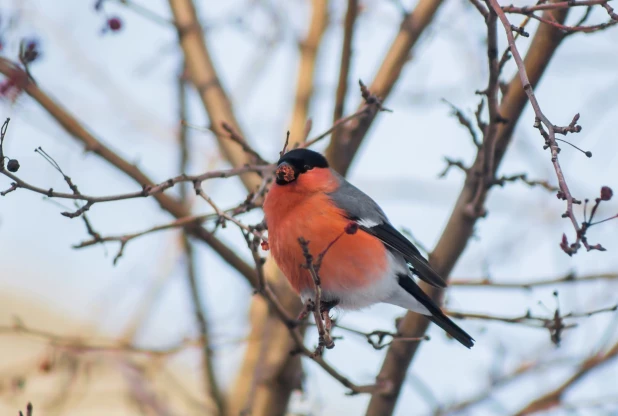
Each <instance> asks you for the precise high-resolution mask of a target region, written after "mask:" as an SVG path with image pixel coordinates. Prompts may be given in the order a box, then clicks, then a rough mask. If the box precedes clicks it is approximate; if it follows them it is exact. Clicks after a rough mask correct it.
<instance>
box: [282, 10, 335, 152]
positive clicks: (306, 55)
mask: <svg viewBox="0 0 618 416" xmlns="http://www.w3.org/2000/svg"><path fill="white" fill-rule="evenodd" d="M311 5H312V13H311V22H310V23H309V32H308V33H307V37H306V38H305V39H304V40H302V41H301V43H300V45H299V48H300V60H299V63H298V79H297V80H296V95H295V96H294V110H293V112H292V122H291V124H290V138H291V141H292V143H302V142H303V141H305V139H306V138H305V134H304V131H305V123H306V122H307V117H308V114H309V104H310V102H311V97H312V96H313V84H314V83H313V79H314V73H315V64H316V58H317V54H318V48H319V46H320V43H321V42H322V35H324V31H325V29H326V25H327V23H328V1H327V0H312V2H311Z"/></svg>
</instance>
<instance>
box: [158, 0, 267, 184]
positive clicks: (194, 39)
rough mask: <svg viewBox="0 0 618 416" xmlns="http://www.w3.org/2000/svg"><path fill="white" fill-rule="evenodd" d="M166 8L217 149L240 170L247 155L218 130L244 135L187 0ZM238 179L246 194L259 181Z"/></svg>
mask: <svg viewBox="0 0 618 416" xmlns="http://www.w3.org/2000/svg"><path fill="white" fill-rule="evenodd" d="M169 5H170V8H171V10H172V13H173V15H174V20H175V22H176V25H177V27H178V39H179V41H180V46H181V47H182V50H183V52H184V58H185V64H186V66H187V70H188V73H189V77H190V79H191V82H192V83H193V86H194V87H195V89H196V90H197V92H198V93H199V95H200V98H201V99H202V103H203V105H204V109H205V110H206V112H207V113H208V117H209V119H210V124H211V126H212V128H213V131H214V132H215V134H216V136H217V141H218V142H219V147H220V148H221V150H222V151H223V153H224V155H225V157H226V159H227V160H228V161H229V162H230V163H231V164H232V166H234V167H240V166H244V165H245V164H250V163H251V161H250V158H249V155H248V154H247V152H245V151H243V147H242V146H241V145H239V144H238V143H236V142H234V141H230V140H229V138H228V137H226V136H227V134H225V130H224V129H223V127H222V126H223V123H227V124H228V125H229V126H231V128H232V129H233V130H234V131H236V132H239V136H240V137H242V136H244V135H243V134H242V131H241V129H240V128H239V125H238V122H237V120H236V117H235V115H234V113H233V110H232V104H231V102H230V100H229V98H228V96H227V94H226V92H225V90H224V89H223V86H222V85H221V82H220V80H219V76H218V75H217V71H216V69H215V67H214V65H213V63H212V60H211V58H210V53H209V51H208V48H207V47H206V41H205V39H204V31H203V30H202V26H201V25H200V22H199V20H198V18H197V15H196V11H195V6H194V4H193V2H192V1H191V0H169ZM241 179H242V181H243V183H244V184H245V187H246V188H247V190H248V191H249V192H252V191H254V190H255V189H257V188H258V187H259V185H260V182H261V180H260V177H259V176H258V175H255V174H250V173H247V174H244V175H242V176H241Z"/></svg>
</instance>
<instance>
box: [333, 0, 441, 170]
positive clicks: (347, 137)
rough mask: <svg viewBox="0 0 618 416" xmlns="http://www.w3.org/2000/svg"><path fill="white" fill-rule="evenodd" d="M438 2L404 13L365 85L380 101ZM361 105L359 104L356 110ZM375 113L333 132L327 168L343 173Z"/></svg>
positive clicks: (423, 0)
mask: <svg viewBox="0 0 618 416" xmlns="http://www.w3.org/2000/svg"><path fill="white" fill-rule="evenodd" d="M441 4H442V0H419V2H418V3H417V5H416V8H415V9H414V11H413V12H412V13H410V14H407V15H405V16H404V19H403V21H402V22H401V26H400V28H399V32H398V33H397V36H396V37H395V39H394V40H393V42H392V43H391V46H390V48H389V50H388V52H387V54H386V56H385V57H384V60H383V61H382V64H381V66H380V69H379V70H378V73H377V74H376V76H375V78H374V80H373V83H372V84H371V85H370V86H369V90H370V91H371V92H372V93H373V94H375V96H377V97H379V98H380V100H385V99H386V98H387V97H388V95H389V94H390V92H391V90H392V89H393V87H394V85H395V83H396V82H397V80H398V79H399V76H400V74H401V71H402V70H403V68H404V66H405V64H406V63H408V62H409V61H410V60H411V56H410V53H411V51H412V48H413V47H414V45H415V44H416V42H417V41H418V39H419V38H420V37H421V35H422V34H423V32H424V31H425V29H426V28H427V26H428V25H429V24H430V23H431V21H432V19H433V17H434V15H435V14H436V12H437V10H438V8H439V7H440V5H441ZM365 105H366V104H365V103H361V105H360V106H359V110H360V109H362V108H363V107H365ZM377 113H378V108H373V109H372V110H371V112H369V114H368V115H367V117H363V118H362V119H359V120H357V121H355V122H354V123H350V124H349V125H347V126H345V127H344V128H341V129H340V130H339V132H338V133H337V141H331V142H330V144H329V146H328V148H327V150H326V158H327V159H328V161H329V162H330V165H331V167H332V168H333V169H335V170H336V171H337V172H339V173H340V174H342V175H344V176H345V174H346V173H347V171H348V168H349V167H350V164H351V163H352V160H353V159H354V156H355V155H356V152H357V151H358V149H359V147H360V145H361V143H362V141H363V139H364V138H365V136H366V134H367V131H369V128H370V127H371V124H372V123H373V120H374V119H375V117H376V115H377Z"/></svg>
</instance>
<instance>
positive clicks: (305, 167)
mask: <svg viewBox="0 0 618 416" xmlns="http://www.w3.org/2000/svg"><path fill="white" fill-rule="evenodd" d="M303 169H305V172H306V171H308V170H311V169H313V166H309V165H305V166H304V167H303Z"/></svg>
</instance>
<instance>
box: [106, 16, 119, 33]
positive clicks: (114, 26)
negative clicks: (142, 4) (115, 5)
mask: <svg viewBox="0 0 618 416" xmlns="http://www.w3.org/2000/svg"><path fill="white" fill-rule="evenodd" d="M107 26H108V27H109V28H110V29H111V30H112V31H114V32H116V31H118V30H120V29H122V21H121V20H120V19H119V18H117V17H110V18H109V19H107Z"/></svg>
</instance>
